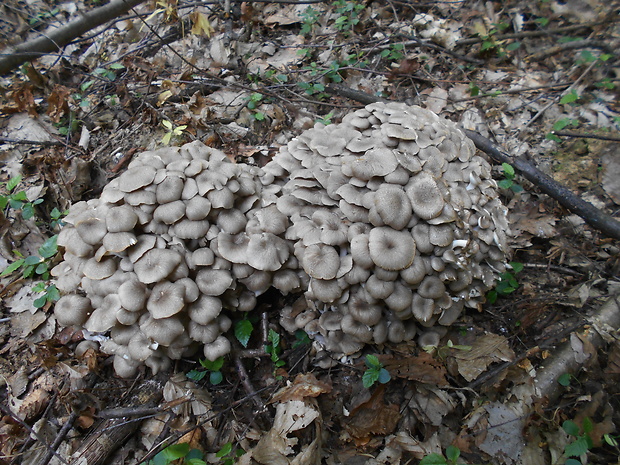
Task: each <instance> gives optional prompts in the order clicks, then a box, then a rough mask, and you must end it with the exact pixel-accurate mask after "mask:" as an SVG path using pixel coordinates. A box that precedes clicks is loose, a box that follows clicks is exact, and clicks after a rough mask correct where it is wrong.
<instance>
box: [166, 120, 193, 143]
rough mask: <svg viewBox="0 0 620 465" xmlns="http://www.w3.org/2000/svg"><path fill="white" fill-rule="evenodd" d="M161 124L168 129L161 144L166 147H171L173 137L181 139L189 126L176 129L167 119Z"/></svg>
mask: <svg viewBox="0 0 620 465" xmlns="http://www.w3.org/2000/svg"><path fill="white" fill-rule="evenodd" d="M161 124H162V125H163V126H164V128H166V131H167V132H166V134H164V137H162V138H161V143H162V144H164V145H170V141H171V140H172V138H173V137H175V138H176V137H179V136H181V134H183V131H185V129H187V125H185V124H184V125H182V126H177V127H175V126H174V125H173V124H172V123H171V122H170V121H168V120H167V119H165V120H163V121H162V122H161Z"/></svg>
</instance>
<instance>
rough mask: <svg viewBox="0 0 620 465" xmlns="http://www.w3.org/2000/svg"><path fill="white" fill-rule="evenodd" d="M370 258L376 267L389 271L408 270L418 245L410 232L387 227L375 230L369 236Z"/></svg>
mask: <svg viewBox="0 0 620 465" xmlns="http://www.w3.org/2000/svg"><path fill="white" fill-rule="evenodd" d="M368 248H369V250H370V258H372V261H373V263H374V264H375V265H377V266H378V267H381V268H383V269H386V270H389V271H399V270H404V269H405V268H407V267H408V266H409V265H411V263H413V259H414V258H415V252H416V245H415V241H414V240H413V237H411V234H410V233H409V231H396V230H395V229H392V228H388V227H387V226H383V227H379V228H374V229H372V230H371V231H370V234H369V236H368Z"/></svg>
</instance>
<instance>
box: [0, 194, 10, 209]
mask: <svg viewBox="0 0 620 465" xmlns="http://www.w3.org/2000/svg"><path fill="white" fill-rule="evenodd" d="M8 203H9V199H8V197H6V196H4V195H0V210H4V209H5V208H6V206H7V205H8Z"/></svg>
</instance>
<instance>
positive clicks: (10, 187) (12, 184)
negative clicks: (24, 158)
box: [6, 175, 22, 192]
mask: <svg viewBox="0 0 620 465" xmlns="http://www.w3.org/2000/svg"><path fill="white" fill-rule="evenodd" d="M20 182H22V177H21V175H17V176H15V177H13V178H11V179H9V181H8V182H7V183H6V189H7V190H8V191H9V192H11V191H12V190H13V189H15V188H16V187H17V185H18V184H19V183H20Z"/></svg>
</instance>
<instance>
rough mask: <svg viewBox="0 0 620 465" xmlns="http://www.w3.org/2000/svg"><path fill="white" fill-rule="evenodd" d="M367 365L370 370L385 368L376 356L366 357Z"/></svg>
mask: <svg viewBox="0 0 620 465" xmlns="http://www.w3.org/2000/svg"><path fill="white" fill-rule="evenodd" d="M365 363H366V366H367V367H368V368H374V369H381V368H382V367H383V365H382V364H381V362H380V361H379V359H378V358H377V356H376V355H370V354H369V355H366V362H365Z"/></svg>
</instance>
